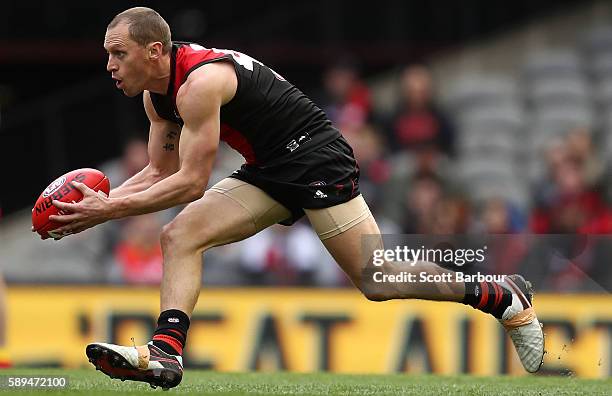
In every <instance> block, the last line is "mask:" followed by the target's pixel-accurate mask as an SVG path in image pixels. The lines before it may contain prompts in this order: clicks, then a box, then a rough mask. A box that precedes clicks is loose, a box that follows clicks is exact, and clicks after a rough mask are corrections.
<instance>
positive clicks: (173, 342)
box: [153, 334, 183, 355]
mask: <svg viewBox="0 0 612 396" xmlns="http://www.w3.org/2000/svg"><path fill="white" fill-rule="evenodd" d="M153 341H162V342H165V343H166V344H168V345H170V346H171V347H172V348H173V349H174V350H175V351H176V353H177V354H178V355H182V354H183V346H182V345H181V343H180V342H179V341H178V340H177V339H176V338H174V337H172V336H169V335H166V334H156V335H154V336H153Z"/></svg>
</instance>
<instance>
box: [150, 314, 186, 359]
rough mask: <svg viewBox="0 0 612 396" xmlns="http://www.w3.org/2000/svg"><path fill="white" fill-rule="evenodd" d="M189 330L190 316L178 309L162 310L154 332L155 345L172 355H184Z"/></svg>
mask: <svg viewBox="0 0 612 396" xmlns="http://www.w3.org/2000/svg"><path fill="white" fill-rule="evenodd" d="M187 330H189V317H188V316H187V314H186V313H185V312H183V311H179V310H178V309H169V310H167V311H164V312H162V313H161V314H160V315H159V319H158V320H157V329H155V333H153V338H152V340H153V345H155V346H156V347H158V348H159V349H161V350H162V351H164V352H166V353H169V354H171V355H182V354H183V348H184V347H185V342H186V341H187Z"/></svg>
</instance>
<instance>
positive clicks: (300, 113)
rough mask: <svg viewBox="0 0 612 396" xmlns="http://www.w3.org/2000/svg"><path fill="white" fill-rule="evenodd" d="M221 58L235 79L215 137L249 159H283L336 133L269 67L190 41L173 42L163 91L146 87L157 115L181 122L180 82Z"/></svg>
mask: <svg viewBox="0 0 612 396" xmlns="http://www.w3.org/2000/svg"><path fill="white" fill-rule="evenodd" d="M220 61H225V62H232V64H233V65H234V68H235V69H236V77H237V78H238V88H237V90H236V94H235V96H234V98H233V99H232V100H231V101H230V102H229V103H227V104H225V105H223V106H221V131H220V138H221V140H223V141H225V142H226V143H228V144H229V145H230V146H231V147H232V148H234V149H235V150H237V151H238V152H239V153H240V154H242V156H243V157H244V158H245V159H246V161H247V163H248V164H251V165H256V166H261V167H266V166H271V165H277V164H282V163H285V162H287V161H289V160H291V159H292V158H296V157H297V156H301V155H303V154H305V153H308V152H310V151H312V150H315V149H317V148H319V147H322V146H324V145H326V144H327V143H329V142H331V141H333V140H335V139H336V138H338V137H339V136H340V132H339V131H338V130H337V129H336V128H334V127H333V126H332V123H331V121H330V120H329V119H328V118H327V116H326V115H325V113H324V112H323V110H321V109H320V108H319V107H317V106H316V105H315V104H314V103H313V102H312V101H311V100H310V99H309V98H308V97H306V95H304V94H303V93H302V92H301V91H300V90H299V89H297V88H296V87H295V86H294V85H293V84H291V83H290V82H288V81H286V80H285V79H284V78H283V77H281V76H280V75H279V74H278V73H276V72H275V71H273V70H272V69H270V68H269V67H267V66H265V65H264V64H262V63H260V62H259V61H257V60H255V59H253V58H251V57H249V56H248V55H245V54H242V53H240V52H237V51H232V50H220V49H215V48H210V49H209V48H204V47H202V46H201V45H199V44H195V43H185V42H174V43H173V45H172V55H171V60H170V66H171V76H170V83H169V86H168V91H167V94H166V95H160V94H155V93H153V92H151V101H152V102H153V106H154V107H155V111H156V112H157V114H158V115H159V116H160V117H161V118H164V119H166V120H169V121H173V122H176V123H178V124H179V125H182V124H183V121H182V120H181V116H180V114H179V112H178V110H177V108H176V94H177V92H178V90H179V88H180V86H181V85H182V84H183V83H184V82H185V80H186V79H187V77H188V76H189V74H190V73H191V72H192V71H194V70H195V69H197V68H198V67H200V66H202V65H205V64H207V63H211V62H220Z"/></svg>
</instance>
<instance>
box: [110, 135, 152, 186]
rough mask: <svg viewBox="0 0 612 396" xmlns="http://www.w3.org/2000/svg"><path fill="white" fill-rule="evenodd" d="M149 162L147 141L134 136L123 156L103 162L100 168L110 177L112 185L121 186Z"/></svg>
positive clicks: (128, 142) (127, 144)
mask: <svg viewBox="0 0 612 396" xmlns="http://www.w3.org/2000/svg"><path fill="white" fill-rule="evenodd" d="M148 163H149V154H148V151H147V143H146V142H145V141H144V140H142V139H140V138H137V137H132V138H130V139H128V140H127V142H126V143H125V145H124V147H123V153H122V155H121V157H119V158H117V159H114V160H111V161H108V162H106V163H104V164H102V165H101V166H100V170H101V171H102V172H104V174H105V175H106V176H107V177H108V179H109V180H110V182H111V186H119V185H121V184H122V183H123V182H124V181H126V180H127V179H129V178H130V177H132V176H134V175H135V174H136V173H138V172H140V171H141V170H142V169H143V168H144V167H145V166H147V164H148Z"/></svg>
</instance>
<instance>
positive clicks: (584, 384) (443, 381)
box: [0, 369, 612, 396]
mask: <svg viewBox="0 0 612 396" xmlns="http://www.w3.org/2000/svg"><path fill="white" fill-rule="evenodd" d="M185 374H186V375H185V377H184V378H183V382H182V383H181V385H179V386H178V387H177V388H174V389H171V390H170V391H169V393H165V392H163V394H164V395H170V394H172V393H177V394H179V393H180V394H183V393H189V394H197V395H364V396H365V395H367V396H370V395H394V396H395V395H493V394H495V395H517V394H520V395H555V396H560V395H609V394H610V391H611V390H612V379H607V380H582V379H577V378H573V377H536V376H525V377H503V376H501V377H472V376H453V377H442V376H434V375H340V374H328V373H317V374H293V373H216V372H210V371H195V370H187V371H186V373H185ZM25 375H28V376H43V375H44V376H48V375H54V376H66V377H67V378H68V386H67V387H66V388H64V389H44V390H43V389H15V388H11V389H9V388H6V387H4V388H0V393H4V394H7V395H72V394H81V395H108V394H112V395H144V394H147V395H152V394H154V393H153V392H162V391H161V389H160V388H157V389H156V390H153V389H151V388H150V387H149V385H148V384H144V383H137V382H131V381H125V382H121V381H120V380H111V379H109V378H108V377H106V376H105V375H103V374H102V373H99V372H96V371H94V370H89V369H81V370H61V369H11V370H2V371H0V376H1V377H4V378H2V383H3V384H6V383H7V377H9V376H25Z"/></svg>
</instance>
